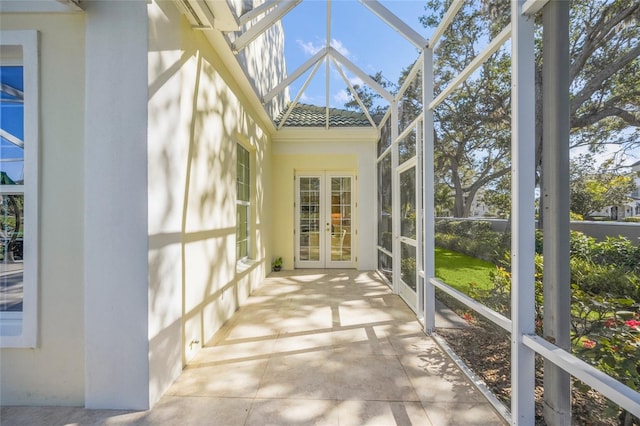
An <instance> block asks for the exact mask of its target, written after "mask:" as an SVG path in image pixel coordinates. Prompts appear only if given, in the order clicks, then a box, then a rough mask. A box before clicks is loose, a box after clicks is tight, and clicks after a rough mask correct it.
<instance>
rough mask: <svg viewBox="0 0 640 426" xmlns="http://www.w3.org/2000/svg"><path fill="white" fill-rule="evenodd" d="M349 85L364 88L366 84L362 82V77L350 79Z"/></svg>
mask: <svg viewBox="0 0 640 426" xmlns="http://www.w3.org/2000/svg"><path fill="white" fill-rule="evenodd" d="M349 83H351V85H352V86H355V85H356V84H357V85H358V86H362V85H363V84H364V81H362V79H361V78H360V77H352V78H350V79H349Z"/></svg>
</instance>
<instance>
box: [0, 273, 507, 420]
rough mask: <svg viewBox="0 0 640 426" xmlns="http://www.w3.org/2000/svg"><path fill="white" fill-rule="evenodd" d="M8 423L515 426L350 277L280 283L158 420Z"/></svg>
mask: <svg viewBox="0 0 640 426" xmlns="http://www.w3.org/2000/svg"><path fill="white" fill-rule="evenodd" d="M440 320H441V321H445V320H444V319H442V318H441V319H440ZM0 423H1V424H2V425H66V424H73V425H75V424H79V425H93V424H108V425H123V424H127V425H128V424H140V425H229V426H235V425H340V426H343V425H354V426H355V425H358V426H359V425H383V426H386V425H458V424H459V425H503V424H505V422H504V421H503V420H502V418H501V417H500V416H498V415H497V414H496V413H495V411H494V410H493V409H492V407H491V406H490V404H489V403H488V402H487V401H486V400H485V399H484V398H483V396H482V395H481V394H480V393H479V392H478V391H477V390H476V389H475V388H474V387H473V385H472V384H471V383H470V382H469V381H468V380H467V379H466V377H465V376H464V375H463V374H462V373H461V372H460V371H459V370H458V369H457V368H456V367H455V364H454V363H453V362H452V361H451V360H450V359H449V358H448V357H447V356H446V355H445V354H444V353H443V352H442V351H441V350H440V349H439V347H438V346H437V345H436V343H435V342H434V341H433V340H432V339H431V338H430V337H427V336H426V335H424V334H423V333H422V331H421V327H420V324H419V323H418V322H417V321H416V318H415V315H414V314H413V312H412V311H411V310H410V309H409V308H408V307H407V306H406V304H405V303H404V302H403V301H402V300H401V299H400V298H399V297H398V296H395V295H393V294H392V293H391V291H390V290H389V288H388V287H387V286H386V285H385V284H384V283H382V282H381V281H380V279H379V278H378V276H377V275H376V274H375V273H373V272H362V271H352V270H349V271H342V270H340V271H326V270H322V271H303V272H301V271H284V272H280V273H276V274H272V275H271V276H270V277H269V278H267V279H266V280H265V282H264V284H263V285H262V286H261V287H260V288H259V289H258V290H257V291H256V292H255V293H254V294H253V295H252V297H251V298H250V299H249V301H248V304H247V305H245V306H244V307H242V308H241V309H240V310H239V311H238V312H237V313H236V314H235V315H234V316H233V317H232V318H231V320H230V321H229V322H228V323H227V324H226V325H225V326H224V327H223V328H222V329H221V330H220V331H219V332H218V333H217V334H216V336H215V337H214V339H213V340H212V341H211V342H209V343H208V344H207V345H206V347H205V348H203V349H202V350H201V351H200V352H199V353H198V354H197V356H196V357H195V358H194V359H193V360H192V361H191V362H190V363H189V364H188V365H187V367H186V368H185V370H184V371H183V373H182V374H181V375H180V377H179V378H178V379H177V380H176V381H175V383H174V384H173V385H172V386H171V388H170V389H169V390H168V391H167V393H166V394H165V395H164V396H163V397H162V399H161V400H160V401H159V402H158V404H157V405H156V406H155V407H154V408H153V409H152V410H150V411H146V412H124V411H108V410H85V409H82V408H66V407H64V408H63V407H3V408H2V412H1V417H0Z"/></svg>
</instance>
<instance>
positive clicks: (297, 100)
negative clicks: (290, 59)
mask: <svg viewBox="0 0 640 426" xmlns="http://www.w3.org/2000/svg"><path fill="white" fill-rule="evenodd" d="M321 64H322V62H320V61H319V62H316V66H315V67H314V68H313V70H312V71H311V74H309V77H307V79H306V80H305V82H304V84H303V85H302V88H301V89H300V91H299V92H298V94H297V95H296V97H295V98H294V99H293V102H291V105H289V108H287V112H285V113H284V116H283V117H282V121H280V124H278V130H280V129H282V126H284V123H286V121H287V119H288V118H289V115H290V114H291V112H292V111H293V108H295V106H296V105H298V102H299V101H300V97H302V94H303V93H304V91H305V90H307V87H308V86H309V83H311V80H312V79H313V76H314V75H316V73H317V72H318V69H320V65H321Z"/></svg>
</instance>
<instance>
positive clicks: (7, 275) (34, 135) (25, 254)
mask: <svg viewBox="0 0 640 426" xmlns="http://www.w3.org/2000/svg"><path fill="white" fill-rule="evenodd" d="M0 42H1V44H0V83H2V85H1V86H0V88H1V93H0V176H1V177H0V346H1V347H35V346H36V340H37V339H36V336H37V329H36V327H37V306H38V303H37V294H38V258H37V255H38V245H37V244H38V216H37V215H38V141H39V134H38V123H39V121H38V109H39V104H38V33H37V32H36V31H0Z"/></svg>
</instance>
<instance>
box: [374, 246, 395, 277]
mask: <svg viewBox="0 0 640 426" xmlns="http://www.w3.org/2000/svg"><path fill="white" fill-rule="evenodd" d="M378 270H379V271H380V272H382V274H383V275H384V276H385V278H386V279H388V280H389V282H390V283H391V282H393V259H391V256H389V255H388V254H386V253H384V252H381V251H380V250H378Z"/></svg>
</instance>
